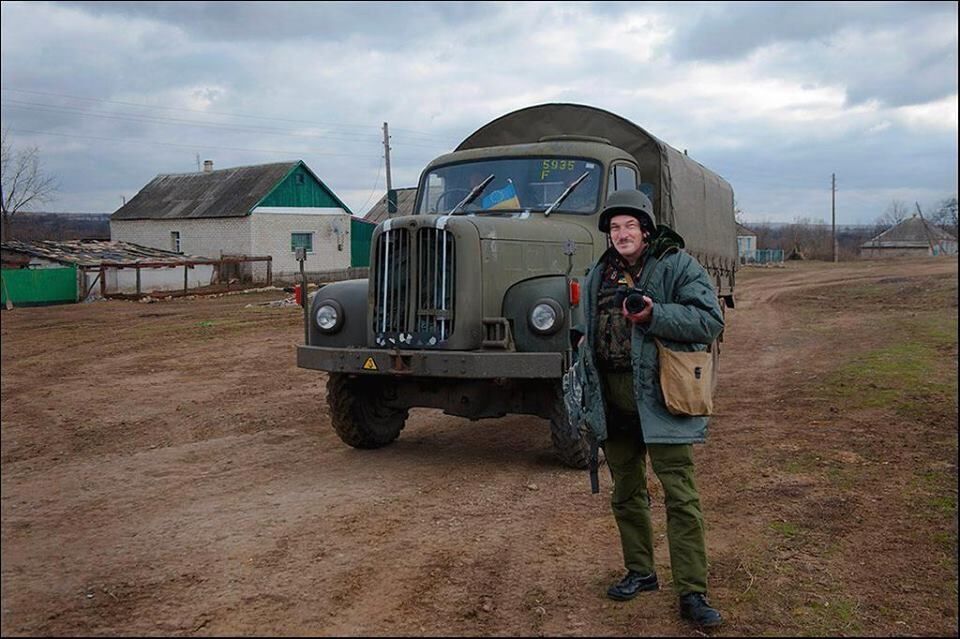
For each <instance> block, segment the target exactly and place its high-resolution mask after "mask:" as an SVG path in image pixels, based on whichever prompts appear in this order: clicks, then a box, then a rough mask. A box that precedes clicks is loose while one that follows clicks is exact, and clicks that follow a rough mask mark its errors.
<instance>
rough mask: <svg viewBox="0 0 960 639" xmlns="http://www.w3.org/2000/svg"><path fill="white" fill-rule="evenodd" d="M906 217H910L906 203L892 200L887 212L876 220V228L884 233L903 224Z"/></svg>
mask: <svg viewBox="0 0 960 639" xmlns="http://www.w3.org/2000/svg"><path fill="white" fill-rule="evenodd" d="M908 217H910V208H909V207H908V206H907V205H906V203H905V202H902V201H900V200H893V201H892V202H890V206H888V207H887V210H886V211H884V212H883V214H882V215H881V216H880V217H878V218H877V227H879V228H880V229H881V230H882V231H885V230H887V229H889V228H893V227H894V226H896V225H897V224H899V223H900V222H903V221H904V220H905V219H907V218H908Z"/></svg>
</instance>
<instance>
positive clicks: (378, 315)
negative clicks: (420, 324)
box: [373, 229, 410, 336]
mask: <svg viewBox="0 0 960 639" xmlns="http://www.w3.org/2000/svg"><path fill="white" fill-rule="evenodd" d="M376 259H377V270H376V274H375V275H376V278H375V282H374V303H373V307H374V313H373V332H374V333H376V334H377V335H378V336H386V335H392V336H397V335H400V334H404V333H407V332H408V328H409V327H408V326H407V306H408V304H409V303H410V240H409V233H408V232H407V229H395V230H391V231H385V232H384V233H383V234H381V235H380V238H379V239H378V240H377V253H376Z"/></svg>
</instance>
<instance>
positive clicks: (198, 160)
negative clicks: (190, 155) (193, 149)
mask: <svg viewBox="0 0 960 639" xmlns="http://www.w3.org/2000/svg"><path fill="white" fill-rule="evenodd" d="M199 172H200V154H199V153H197V173H199Z"/></svg>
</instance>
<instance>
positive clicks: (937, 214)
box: [930, 195, 957, 236]
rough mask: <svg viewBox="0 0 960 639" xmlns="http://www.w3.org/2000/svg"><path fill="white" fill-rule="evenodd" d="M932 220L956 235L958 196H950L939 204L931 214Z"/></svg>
mask: <svg viewBox="0 0 960 639" xmlns="http://www.w3.org/2000/svg"><path fill="white" fill-rule="evenodd" d="M930 221H931V222H933V223H934V224H936V225H937V226H939V227H940V228H943V229H946V230H947V231H950V232H951V233H953V234H954V236H956V234H957V196H956V195H954V196H952V197H948V198H947V199H945V200H942V201H941V202H940V204H938V205H937V209H936V210H935V211H934V212H933V215H932V216H930Z"/></svg>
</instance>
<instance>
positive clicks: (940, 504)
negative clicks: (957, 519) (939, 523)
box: [927, 495, 957, 515]
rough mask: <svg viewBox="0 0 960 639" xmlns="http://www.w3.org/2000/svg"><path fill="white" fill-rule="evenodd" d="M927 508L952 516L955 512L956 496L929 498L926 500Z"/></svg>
mask: <svg viewBox="0 0 960 639" xmlns="http://www.w3.org/2000/svg"><path fill="white" fill-rule="evenodd" d="M927 506H928V507H930V508H932V509H933V510H936V511H939V512H941V513H944V514H946V515H953V514H954V513H956V512H957V497H956V495H945V496H942V497H931V498H929V499H928V500H927Z"/></svg>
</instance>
